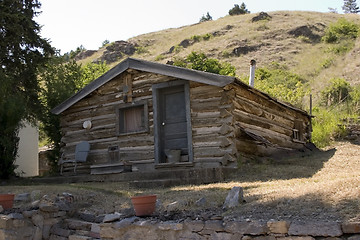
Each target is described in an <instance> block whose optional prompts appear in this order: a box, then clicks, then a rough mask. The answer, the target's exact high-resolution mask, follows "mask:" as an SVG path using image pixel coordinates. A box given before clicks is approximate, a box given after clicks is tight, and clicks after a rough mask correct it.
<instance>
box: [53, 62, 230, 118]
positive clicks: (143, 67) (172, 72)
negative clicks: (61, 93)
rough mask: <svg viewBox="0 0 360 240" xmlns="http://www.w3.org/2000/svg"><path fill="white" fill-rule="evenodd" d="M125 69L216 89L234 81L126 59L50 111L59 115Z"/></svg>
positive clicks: (193, 71) (212, 74)
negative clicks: (201, 84)
mask: <svg viewBox="0 0 360 240" xmlns="http://www.w3.org/2000/svg"><path fill="white" fill-rule="evenodd" d="M127 69H134V70H139V71H144V72H150V73H156V74H161V75H165V76H169V77H175V78H179V79H184V80H189V81H194V82H199V83H205V84H208V85H214V86H218V87H224V86H226V85H228V84H230V83H232V82H234V81H235V79H236V78H235V77H230V76H223V75H219V74H214V73H208V72H202V71H197V70H192V69H187V68H181V67H176V66H172V65H167V64H160V63H155V62H149V61H145V60H139V59H134V58H127V59H126V60H124V61H122V62H121V63H119V64H118V65H116V66H115V67H113V68H112V69H110V70H109V71H108V72H106V73H105V74H104V75H102V76H101V77H99V78H97V79H95V80H94V81H92V82H91V83H89V84H88V85H86V86H85V87H84V88H83V89H81V90H80V91H78V92H77V93H76V94H74V95H73V96H71V97H70V98H68V99H67V100H65V101H64V102H62V103H61V104H59V105H58V106H56V107H55V108H53V109H52V110H51V112H52V113H54V114H57V115H58V114H60V113H62V112H63V111H65V110H66V109H68V108H69V107H71V106H72V105H74V104H75V103H77V102H78V101H80V100H81V99H83V98H84V97H86V96H88V95H89V94H90V93H92V92H93V91H95V90H96V89H98V88H99V87H101V86H102V85H104V84H105V83H107V82H109V81H111V80H112V79H114V78H115V77H116V76H118V75H120V74H121V73H123V72H125V71H126V70H127Z"/></svg>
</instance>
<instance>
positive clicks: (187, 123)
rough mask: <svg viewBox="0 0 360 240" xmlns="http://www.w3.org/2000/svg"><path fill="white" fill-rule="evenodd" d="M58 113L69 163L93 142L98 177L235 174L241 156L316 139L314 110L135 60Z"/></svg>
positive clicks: (211, 77)
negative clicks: (203, 171) (188, 171)
mask: <svg viewBox="0 0 360 240" xmlns="http://www.w3.org/2000/svg"><path fill="white" fill-rule="evenodd" d="M52 112H53V113H54V114H57V115H60V119H61V120H60V124H61V129H62V133H63V137H62V144H63V148H62V152H63V156H64V157H65V158H66V159H74V153H75V146H76V145H77V144H78V143H79V142H81V141H88V142H89V143H90V145H91V150H90V152H89V157H88V161H87V164H85V165H84V168H85V169H87V172H88V173H91V174H106V173H118V172H122V171H124V170H125V169H129V168H130V170H132V171H140V172H141V171H157V170H158V169H182V168H194V169H196V168H221V167H230V168H236V167H237V160H238V159H239V157H240V156H242V155H258V156H268V155H271V154H274V153H275V152H278V151H284V150H294V149H302V148H304V146H305V145H306V143H308V142H309V141H310V136H311V116H310V115H309V114H308V113H307V112H305V111H303V110H301V109H298V108H296V107H294V106H292V105H290V104H287V103H283V102H280V101H278V100H276V99H274V98H272V97H270V96H269V95H268V94H266V93H263V92H261V91H259V90H257V89H255V88H253V87H251V86H249V85H247V84H245V83H243V82H241V81H240V80H239V79H237V78H236V77H230V76H223V75H217V74H212V73H207V72H201V71H196V70H191V69H185V68H180V67H175V66H172V65H166V64H159V63H154V62H149V61H144V60H138V59H133V58H128V59H126V60H124V61H123V62H121V63H119V64H118V65H117V66H115V67H114V68H112V69H111V70H109V71H108V72H107V73H105V74H104V75H102V76H101V77H99V78H98V79H96V80H94V81H93V82H91V83H90V84H88V85H87V86H85V87H84V88H83V89H82V90H80V91H79V92H77V93H76V94H75V95H73V96H71V97H70V98H69V99H67V100H66V101H64V102H63V103H61V104H60V105H58V106H57V107H55V108H54V109H53V110H52ZM129 166H130V167H129Z"/></svg>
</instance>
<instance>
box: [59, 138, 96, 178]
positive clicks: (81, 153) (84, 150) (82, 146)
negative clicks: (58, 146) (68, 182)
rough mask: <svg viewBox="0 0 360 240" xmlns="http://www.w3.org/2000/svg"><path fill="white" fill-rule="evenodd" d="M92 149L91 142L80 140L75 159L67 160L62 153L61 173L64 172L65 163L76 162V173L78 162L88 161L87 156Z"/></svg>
mask: <svg viewBox="0 0 360 240" xmlns="http://www.w3.org/2000/svg"><path fill="white" fill-rule="evenodd" d="M89 151H90V144H89V142H87V141H83V142H80V143H79V144H77V145H76V148H75V159H73V160H65V159H64V154H62V156H61V158H60V160H59V164H60V175H62V173H63V167H64V163H74V173H75V174H76V167H77V163H78V162H86V160H87V157H88V155H89Z"/></svg>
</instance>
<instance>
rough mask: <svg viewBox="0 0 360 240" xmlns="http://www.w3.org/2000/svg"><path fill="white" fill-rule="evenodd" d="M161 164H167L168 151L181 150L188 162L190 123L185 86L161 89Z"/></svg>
mask: <svg viewBox="0 0 360 240" xmlns="http://www.w3.org/2000/svg"><path fill="white" fill-rule="evenodd" d="M158 114H159V121H158V124H159V125H160V126H158V128H159V130H160V131H159V133H160V134H159V137H160V139H159V144H160V146H159V150H160V151H159V153H160V154H159V155H160V156H159V157H160V159H159V162H160V163H165V162H166V154H165V151H166V150H181V155H182V156H183V157H182V159H185V160H188V156H187V155H188V154H189V151H188V129H187V127H188V123H187V116H186V115H187V111H186V100H185V92H184V85H179V86H172V87H167V88H162V89H159V109H158Z"/></svg>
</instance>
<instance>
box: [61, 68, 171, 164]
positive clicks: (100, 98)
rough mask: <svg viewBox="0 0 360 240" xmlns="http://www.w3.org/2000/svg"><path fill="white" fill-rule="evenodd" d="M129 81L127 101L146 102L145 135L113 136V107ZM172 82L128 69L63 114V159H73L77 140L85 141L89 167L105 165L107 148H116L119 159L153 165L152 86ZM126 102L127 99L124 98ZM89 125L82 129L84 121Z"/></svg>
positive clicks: (114, 132)
mask: <svg viewBox="0 0 360 240" xmlns="http://www.w3.org/2000/svg"><path fill="white" fill-rule="evenodd" d="M129 78H131V79H132V82H131V84H132V85H131V91H132V94H131V96H130V97H131V100H132V102H138V101H143V100H146V101H147V103H148V112H149V117H148V124H149V132H145V133H138V134H129V135H123V136H117V134H116V107H117V106H118V105H119V104H123V103H124V101H123V87H124V84H125V82H126V81H127V84H129V82H128V81H129V80H128V79H129ZM169 80H173V79H171V78H169V77H166V76H162V75H157V74H150V73H144V72H139V71H134V70H128V71H126V72H125V73H123V74H121V75H120V76H118V77H117V78H115V79H113V80H111V81H109V82H108V83H106V84H104V85H103V86H101V87H100V88H99V89H97V90H96V91H94V92H93V93H91V94H90V95H89V96H87V97H86V98H84V99H82V100H80V101H79V102H78V103H76V104H74V105H73V106H71V107H70V108H69V109H67V110H66V111H64V113H63V114H62V116H61V126H62V129H63V133H64V135H63V138H62V142H63V143H64V147H63V149H62V150H63V151H64V153H65V158H66V159H74V158H75V146H76V144H78V143H79V142H81V141H84V140H85V141H89V143H90V145H91V150H90V154H89V158H88V160H89V162H90V163H91V164H104V163H108V162H109V160H110V158H109V154H108V147H110V146H118V147H119V156H120V159H121V160H125V161H130V162H133V163H141V162H144V163H146V164H151V163H152V164H153V163H154V137H153V136H154V134H153V132H154V126H153V102H152V88H151V87H152V84H156V83H160V82H164V81H169ZM128 99H129V98H128ZM86 120H90V121H91V122H92V127H91V129H89V130H87V129H83V127H82V124H83V122H84V121H86Z"/></svg>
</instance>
